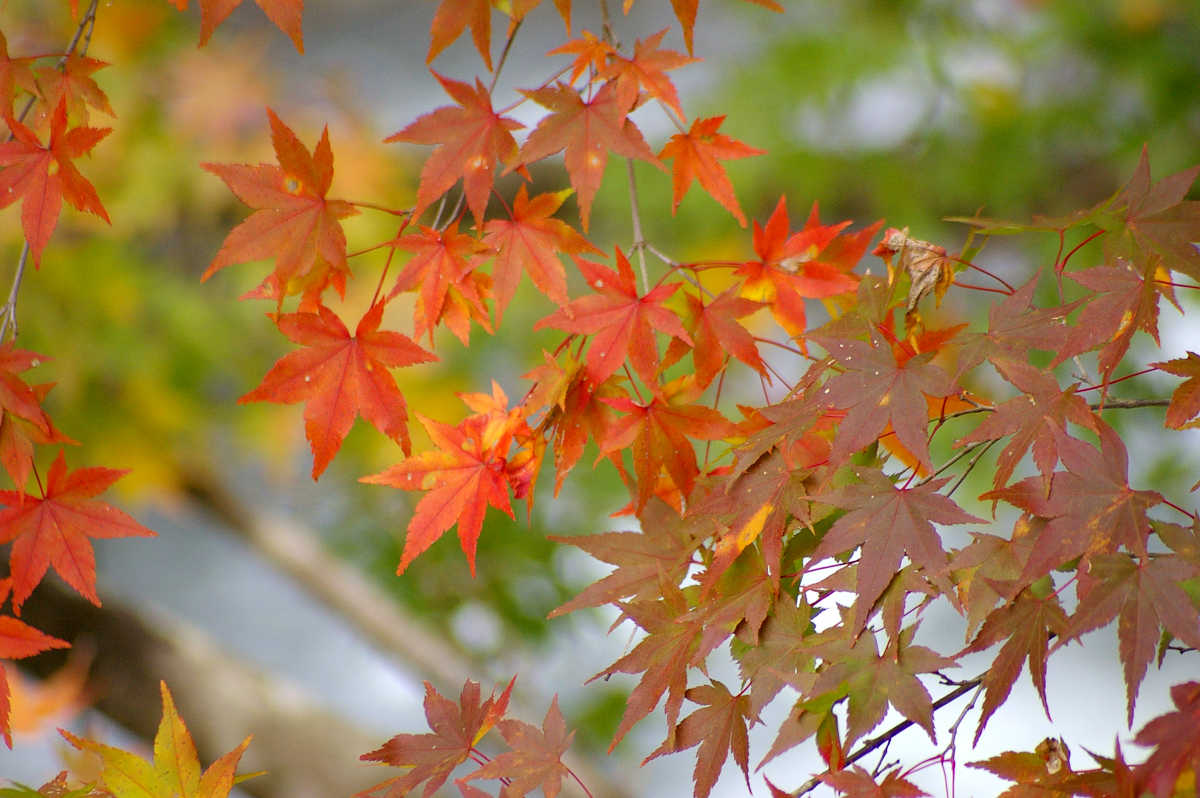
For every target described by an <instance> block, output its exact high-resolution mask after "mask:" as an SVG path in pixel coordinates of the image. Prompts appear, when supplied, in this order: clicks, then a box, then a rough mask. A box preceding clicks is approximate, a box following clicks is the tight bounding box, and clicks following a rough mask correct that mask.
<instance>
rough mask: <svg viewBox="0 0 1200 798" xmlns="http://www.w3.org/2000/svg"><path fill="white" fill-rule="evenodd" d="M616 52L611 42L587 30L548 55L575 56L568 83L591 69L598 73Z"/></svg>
mask: <svg viewBox="0 0 1200 798" xmlns="http://www.w3.org/2000/svg"><path fill="white" fill-rule="evenodd" d="M616 54H617V51H616V50H615V49H613V46H612V45H611V44H610V43H608V42H606V41H605V40H604V39H601V38H599V37H597V36H596V34H594V33H592V32H591V31H586V30H585V31H584V32H583V36H582V37H581V38H578V39H571V40H570V41H568V42H567V43H566V44H563V45H561V46H559V47H555V48H554V49H553V50H551V51H549V52H548V53H546V55H574V56H575V60H574V61H572V62H571V78H570V80H568V81H567V82H568V83H574V82H575V81H576V80H578V79H579V76H580V75H582V74H583V73H584V72H587V71H589V70H591V72H592V73H593V74H596V73H598V72H599V71H600V70H602V69H604V67H605V65H606V64H607V63H608V59H609V58H610V57H611V56H615V55H616Z"/></svg>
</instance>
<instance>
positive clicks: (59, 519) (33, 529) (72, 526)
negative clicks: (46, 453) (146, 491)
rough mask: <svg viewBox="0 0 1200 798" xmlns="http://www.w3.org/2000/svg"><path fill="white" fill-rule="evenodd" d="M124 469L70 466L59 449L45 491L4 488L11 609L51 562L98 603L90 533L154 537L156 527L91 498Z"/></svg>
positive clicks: (1, 531)
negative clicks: (34, 493) (34, 492)
mask: <svg viewBox="0 0 1200 798" xmlns="http://www.w3.org/2000/svg"><path fill="white" fill-rule="evenodd" d="M125 473H126V472H125V471H116V470H114V469H111V468H80V469H77V470H75V471H72V472H68V471H67V463H66V460H65V459H63V454H62V452H59V453H58V457H57V458H55V460H54V463H53V464H52V465H51V466H50V472H49V474H48V475H47V478H46V489H45V491H44V493H43V494H42V496H41V497H37V496H29V495H26V494H24V493H22V492H19V491H12V490H5V491H0V503H2V504H4V505H6V506H5V508H4V509H3V510H0V543H9V542H11V543H12V544H13V547H12V551H11V552H10V553H9V561H8V566H9V571H10V573H11V578H12V602H13V610H14V611H16V612H17V613H18V614H20V610H21V604H23V603H24V601H25V599H27V598H28V597H29V594H30V593H32V592H33V589H34V587H36V586H37V583H38V582H40V581H41V580H42V576H43V575H44V574H45V573H46V569H47V568H49V567H51V566H53V568H54V570H55V571H56V572H57V573H58V575H59V576H61V577H62V578H63V581H65V582H66V583H67V584H69V585H70V586H71V587H73V588H75V590H76V591H77V592H78V593H79V594H80V595H81V596H83V597H84V598H86V599H87V600H88V601H90V602H92V603H93V604H95V605H97V606H99V605H100V599H99V598H98V597H97V596H96V559H95V555H94V554H93V553H92V544H91V541H89V540H88V538H125V537H153V536H154V533H153V532H151V531H150V530H149V529H146V528H145V527H144V526H142V525H141V524H139V523H138V522H137V521H134V520H133V519H132V518H130V517H129V516H128V515H126V514H125V513H123V512H121V511H120V510H118V509H116V508H115V507H113V506H111V505H109V504H105V503H104V502H99V501H94V500H92V497H93V496H96V495H97V494H100V493H103V492H104V491H105V490H107V489H108V486H109V485H112V484H113V483H114V482H116V481H117V480H118V479H120V478H121V477H122V476H124V475H125Z"/></svg>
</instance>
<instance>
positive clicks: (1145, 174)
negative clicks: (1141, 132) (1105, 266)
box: [1101, 146, 1200, 280]
mask: <svg viewBox="0 0 1200 798" xmlns="http://www.w3.org/2000/svg"><path fill="white" fill-rule="evenodd" d="M1198 174H1200V166H1193V167H1191V168H1190V169H1185V170H1184V171H1182V172H1177V173H1175V174H1173V175H1170V176H1169V177H1164V178H1162V179H1160V180H1159V181H1158V182H1157V183H1154V184H1153V185H1152V184H1151V183H1150V158H1149V155H1148V154H1147V148H1146V147H1144V146H1143V147H1142V156H1141V159H1140V160H1139V161H1138V165H1137V169H1136V170H1135V171H1134V173H1133V177H1131V178H1130V179H1129V183H1127V184H1126V185H1125V187H1124V188H1123V189H1121V192H1120V193H1119V194H1118V195H1117V197H1116V198H1115V199H1114V200H1113V202H1112V204H1111V205H1110V206H1109V207H1110V209H1111V211H1110V213H1112V215H1113V219H1112V220H1111V222H1107V223H1102V225H1101V226H1103V227H1105V228H1106V229H1108V230H1109V232H1110V235H1109V236H1106V237H1105V239H1106V241H1105V244H1106V250H1107V251H1108V253H1109V254H1110V255H1120V256H1124V257H1126V258H1130V259H1132V260H1133V261H1134V263H1135V264H1136V265H1137V266H1138V268H1139V270H1140V271H1145V268H1146V266H1147V264H1148V263H1150V262H1152V261H1153V260H1154V259H1156V258H1161V259H1162V263H1163V265H1164V266H1166V267H1167V268H1168V269H1172V270H1174V271H1180V272H1183V273H1184V274H1186V275H1188V276H1190V277H1192V278H1193V279H1196V280H1200V251H1198V250H1197V249H1196V247H1195V245H1194V244H1193V242H1194V241H1200V201H1190V202H1187V201H1184V200H1183V198H1184V197H1185V196H1187V192H1188V189H1189V188H1190V187H1191V185H1192V183H1193V182H1195V180H1196V176H1197V175H1198Z"/></svg>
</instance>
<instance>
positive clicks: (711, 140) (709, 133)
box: [658, 114, 767, 227]
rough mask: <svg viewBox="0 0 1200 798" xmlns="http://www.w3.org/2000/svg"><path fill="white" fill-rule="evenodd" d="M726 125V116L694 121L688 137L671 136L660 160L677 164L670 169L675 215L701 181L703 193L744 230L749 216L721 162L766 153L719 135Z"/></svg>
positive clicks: (681, 134)
mask: <svg viewBox="0 0 1200 798" xmlns="http://www.w3.org/2000/svg"><path fill="white" fill-rule="evenodd" d="M680 115H681V116H682V114H680ZM724 121H725V117H724V116H714V117H710V118H708V119H697V120H695V121H694V122H692V126H691V128H690V129H689V130H688V132H687V133H676V134H675V135H673V136H671V138H670V140H669V141H667V143H666V145H664V146H663V148H662V151H661V152H659V154H658V157H659V160H663V161H666V160H671V159H674V161H675V163H674V165H673V166H672V168H671V178H672V180H671V185H672V190H673V192H674V193H673V196H672V200H671V213H672V214H674V213H675V212H676V211H677V210H679V201H680V200H682V199H683V195H684V194H687V192H688V189H689V188H691V185H692V180H694V179H698V180H699V181H700V185H701V186H702V187H703V188H704V190H705V191H707V192H708V193H709V194H710V195H711V196H712V198H713V199H715V200H716V201H717V202H719V203H721V205H723V206H724V207H725V209H726V210H727V211H729V212H730V213H732V214H733V218H735V219H737V220H738V224H740V225H741V226H742V227H745V226H746V216H745V214H743V213H742V208H741V206H740V205H738V201H737V197H736V196H735V195H734V193H733V184H732V183H731V182H729V176H728V175H726V174H725V168H724V167H722V166H721V164H720V163H718V160H722V161H728V160H731V159H735V158H749V157H750V156H752V155H765V154H766V152H767V151H766V150H760V149H756V148H754V147H750V146H747V145H745V144H743V143H742V142H740V141H738V140H736V139H731V138H730V137H729V136H726V135H724V134H722V133H718V132H717V130H718V129H719V128H720V127H721V123H722V122H724Z"/></svg>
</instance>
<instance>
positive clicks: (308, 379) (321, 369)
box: [238, 302, 437, 479]
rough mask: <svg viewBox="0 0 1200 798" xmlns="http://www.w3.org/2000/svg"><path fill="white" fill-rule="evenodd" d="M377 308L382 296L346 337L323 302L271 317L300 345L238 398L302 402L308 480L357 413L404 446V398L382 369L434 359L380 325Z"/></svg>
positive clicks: (380, 314)
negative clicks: (310, 465) (308, 447)
mask: <svg viewBox="0 0 1200 798" xmlns="http://www.w3.org/2000/svg"><path fill="white" fill-rule="evenodd" d="M383 308H384V303H382V302H379V303H376V304H375V305H372V306H371V307H370V308H369V309H368V310H367V312H366V313H364V314H363V317H362V319H360V320H359V322H358V327H357V328H356V329H355V331H354V335H350V331H349V330H348V329H346V325H345V324H343V323H342V320H341V319H339V318H338V316H337V314H336V313H334V312H333V311H332V310H330V309H329V308H327V307H325V306H324V305H321V306H319V307H318V308H317V312H316V313H288V314H284V315H282V316H279V317H278V318H277V319H276V321H275V323H276V325H277V326H278V327H279V331H280V332H282V333H283V334H284V335H286V336H287V337H288V339H289V340H291V341H293V342H294V343H297V344H300V345H301V346H303V347H305V348H304V349H299V350H296V351H294V352H290V353H288V354H286V355H284V356H283V357H281V358H280V359H279V360H278V362H276V363H275V365H274V366H272V367H271V370H270V371H268V372H267V374H266V376H265V377H263V381H262V384H261V385H259V386H258V387H257V388H255V389H254V390H253V391H251V392H250V393H248V394H246V395H245V396H243V397H242V398H241V399H239V400H238V402H239V403H245V402H277V403H279V404H295V403H296V402H305V403H306V404H305V406H304V433H305V435H306V436H307V437H308V441H309V444H310V445H311V446H312V452H313V469H312V476H313V479H316V478H317V477H319V476H320V475H321V472H323V471H324V470H325V467H326V466H327V465H329V462H330V461H331V460H332V459H333V457H334V455H336V454H337V452H338V449H340V448H341V446H342V440H343V439H345V437H346V433H348V432H349V431H350V427H351V426H352V425H353V424H354V419H355V417H357V416H362V417H363V418H365V419H366V420H367V421H370V422H371V424H373V425H374V426H375V428H376V429H377V430H379V431H380V432H382V433H383V434H384V435H387V436H388V437H389V438H391V439H392V440H394V441H396V442H397V443H399V444H400V446H401V448H402V449H403V450H404V452H405V454H407V453H408V452H409V451H410V450H411V448H412V445H411V443H410V442H409V438H408V411H407V409H406V406H405V403H404V396H403V394H401V393H400V389H399V388H397V387H396V381H395V380H394V379H393V378H392V375H391V374H390V373H389V372H388V369H389V368H395V367H397V366H411V365H413V364H416V363H428V362H429V361H431V360H436V359H437V358H436V357H435V356H434V355H432V354H431V353H429V352H426V351H425V350H424V349H422V348H421V347H420V346H418V345H417V344H416V343H415V342H414V341H413V340H412V339H411V338H409V337H408V336H407V335H404V334H402V333H398V332H392V331H390V330H380V329H379V324H380V322H381V321H382V319H383Z"/></svg>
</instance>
